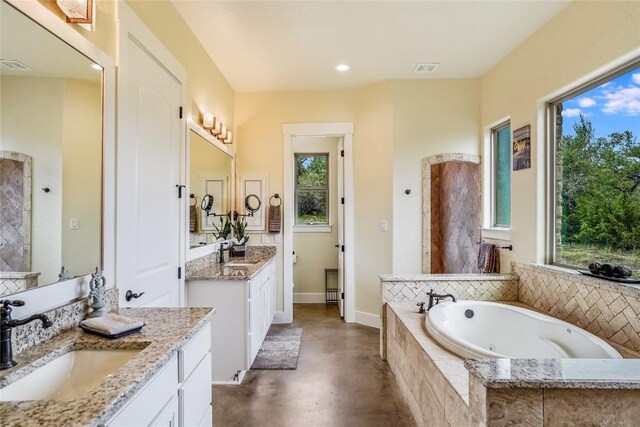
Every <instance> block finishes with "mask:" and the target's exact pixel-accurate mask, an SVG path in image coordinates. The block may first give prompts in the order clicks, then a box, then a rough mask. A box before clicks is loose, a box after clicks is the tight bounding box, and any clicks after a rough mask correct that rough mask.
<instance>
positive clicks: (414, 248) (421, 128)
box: [393, 79, 480, 274]
mask: <svg viewBox="0 0 640 427" xmlns="http://www.w3.org/2000/svg"><path fill="white" fill-rule="evenodd" d="M393 89H394V90H393V216H394V230H393V231H394V232H393V273H396V274H401V273H406V274H415V273H419V272H420V271H422V238H423V236H422V234H423V233H422V159H424V158H425V157H429V156H433V155H436V154H445V153H466V154H474V155H477V154H479V151H480V142H479V137H480V127H479V118H480V97H479V96H480V82H479V80H478V79H467V80H406V81H397V82H394V85H393ZM406 189H409V190H411V194H409V195H407V194H405V190H406Z"/></svg>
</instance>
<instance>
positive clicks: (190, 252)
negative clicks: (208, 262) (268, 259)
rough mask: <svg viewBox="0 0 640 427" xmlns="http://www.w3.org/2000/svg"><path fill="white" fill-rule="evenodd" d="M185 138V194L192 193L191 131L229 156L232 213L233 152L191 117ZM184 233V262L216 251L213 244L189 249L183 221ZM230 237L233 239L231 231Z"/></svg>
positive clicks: (234, 164) (187, 204) (233, 191)
mask: <svg viewBox="0 0 640 427" xmlns="http://www.w3.org/2000/svg"><path fill="white" fill-rule="evenodd" d="M186 128H187V129H186V137H185V141H186V150H185V151H186V153H185V173H184V182H186V183H187V191H186V194H191V193H193V191H192V189H191V188H190V187H189V185H190V184H191V183H190V182H189V173H190V170H191V159H190V154H191V135H190V132H191V131H193V132H195V133H196V134H197V135H199V136H201V137H202V138H203V139H205V140H206V141H207V142H208V143H210V144H211V145H213V147H214V148H216V149H218V150H220V151H222V152H223V153H224V154H226V155H227V156H229V157H230V158H231V175H230V176H229V182H230V184H231V188H230V189H229V206H230V209H231V210H232V211H233V206H235V198H236V179H235V173H236V156H235V152H234V151H233V150H232V149H231V147H230V146H228V145H226V144H223V143H222V142H220V141H218V139H217V138H214V137H213V135H211V134H210V133H209V132H207V130H206V129H204V128H203V127H202V126H200V124H199V123H197V122H196V121H194V120H193V118H192V117H191V116H189V117H188V118H187V127H186ZM185 200H186V201H187V202H186V203H185V206H184V215H185V218H189V203H188V200H189V198H188V197H186V198H185ZM185 231H186V236H187V239H186V245H185V251H186V258H185V259H186V260H187V261H192V260H194V259H197V258H201V257H203V256H206V255H209V254H211V253H213V252H216V251H217V249H218V248H217V246H218V245H215V244H213V243H210V244H208V245H202V246H200V247H197V248H190V247H189V246H190V242H189V238H188V236H189V221H185ZM232 237H233V231H232Z"/></svg>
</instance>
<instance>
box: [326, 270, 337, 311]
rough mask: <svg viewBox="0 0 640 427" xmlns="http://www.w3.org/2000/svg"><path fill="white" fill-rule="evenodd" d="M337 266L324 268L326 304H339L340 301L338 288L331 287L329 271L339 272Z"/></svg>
mask: <svg viewBox="0 0 640 427" xmlns="http://www.w3.org/2000/svg"><path fill="white" fill-rule="evenodd" d="M337 272H338V269H337V268H325V269H324V292H325V300H324V303H325V305H326V304H338V303H340V295H338V288H330V287H329V273H337Z"/></svg>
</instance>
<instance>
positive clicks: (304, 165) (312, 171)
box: [296, 154, 329, 188]
mask: <svg viewBox="0 0 640 427" xmlns="http://www.w3.org/2000/svg"><path fill="white" fill-rule="evenodd" d="M328 160H329V156H328V155H327V154H308V155H307V154H296V173H297V176H296V186H297V187H298V188H327V182H328V179H327V176H328V173H327V166H328V163H329V162H328Z"/></svg>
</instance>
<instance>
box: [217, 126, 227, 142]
mask: <svg viewBox="0 0 640 427" xmlns="http://www.w3.org/2000/svg"><path fill="white" fill-rule="evenodd" d="M227 132H229V131H228V130H227V128H226V127H225V126H224V125H223V124H221V125H220V133H219V134H218V139H219V140H220V141H224V140H225V139H227Z"/></svg>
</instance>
